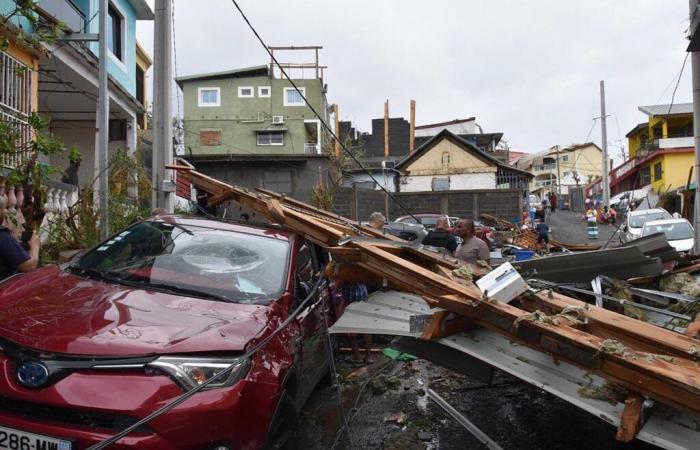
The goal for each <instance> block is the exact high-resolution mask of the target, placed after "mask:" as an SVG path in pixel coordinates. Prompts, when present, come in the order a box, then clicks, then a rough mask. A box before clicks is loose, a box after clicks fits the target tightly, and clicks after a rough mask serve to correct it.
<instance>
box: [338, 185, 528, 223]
mask: <svg viewBox="0 0 700 450" xmlns="http://www.w3.org/2000/svg"><path fill="white" fill-rule="evenodd" d="M393 196H394V197H395V198H396V199H397V200H398V203H400V204H401V205H399V204H397V203H396V202H394V200H392V199H391V198H390V197H388V196H387V195H386V194H385V193H384V192H383V191H375V190H366V189H358V188H338V189H336V191H335V192H334V194H333V212H335V213H336V214H340V215H343V216H345V217H351V218H353V219H359V220H367V218H368V217H369V215H370V214H372V212H374V211H380V212H382V213H384V214H385V215H386V216H387V217H388V218H389V219H390V220H393V219H395V218H397V217H400V216H405V215H407V214H408V212H407V211H406V210H408V211H410V213H411V214H435V213H437V214H448V215H450V216H456V217H460V218H468V219H476V218H478V217H479V215H480V214H483V213H486V214H491V215H494V216H497V217H501V218H503V219H506V220H512V219H515V218H518V217H519V215H520V210H521V207H522V199H521V192H520V191H519V190H510V189H488V190H469V191H441V192H396V193H393ZM402 206H403V208H402ZM404 208H405V209H404Z"/></svg>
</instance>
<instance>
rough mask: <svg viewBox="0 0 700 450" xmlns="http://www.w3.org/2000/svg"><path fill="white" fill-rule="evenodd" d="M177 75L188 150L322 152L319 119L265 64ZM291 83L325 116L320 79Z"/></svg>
mask: <svg viewBox="0 0 700 450" xmlns="http://www.w3.org/2000/svg"><path fill="white" fill-rule="evenodd" d="M176 81H177V83H178V85H179V86H180V88H181V89H182V92H183V96H184V105H185V111H184V112H185V114H184V128H185V154H186V155H187V156H189V155H192V156H194V157H196V156H199V155H231V154H233V155H269V154H274V155H303V154H307V155H314V154H321V149H322V147H323V144H324V139H323V134H324V133H322V132H321V122H320V121H319V120H318V118H317V117H316V116H315V115H314V113H313V112H312V110H311V108H309V106H308V105H307V104H306V103H305V102H304V100H303V99H302V97H301V95H299V92H297V91H296V90H295V89H294V87H292V84H291V83H290V82H289V81H287V80H283V79H278V78H274V77H273V76H272V75H271V72H270V69H269V66H266V65H264V66H256V67H248V68H243V69H237V70H231V71H227V72H218V73H208V74H201V75H191V76H185V77H179V78H177V80H176ZM294 83H295V84H296V85H297V86H298V87H299V89H300V90H301V91H302V93H303V94H304V96H305V97H306V99H307V101H308V103H309V105H311V106H312V107H313V108H314V109H315V110H316V111H317V112H318V113H319V114H321V116H322V117H323V118H324V120H326V121H327V120H328V103H327V101H326V90H325V87H324V85H323V80H322V79H321V78H312V79H297V80H294Z"/></svg>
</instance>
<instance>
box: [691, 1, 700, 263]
mask: <svg viewBox="0 0 700 450" xmlns="http://www.w3.org/2000/svg"><path fill="white" fill-rule="evenodd" d="M699 16H700V14H699V13H698V0H690V32H691V35H690V38H691V43H690V46H689V47H688V51H690V52H691V55H690V59H691V67H692V69H693V136H694V142H695V203H694V205H693V227H694V228H695V245H693V253H695V254H696V255H697V254H698V253H700V195H698V192H699V191H700V53H699V52H698V50H700V48H698V46H697V36H696V34H697V33H700V30H698V22H700V17H699Z"/></svg>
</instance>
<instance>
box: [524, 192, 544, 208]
mask: <svg viewBox="0 0 700 450" xmlns="http://www.w3.org/2000/svg"><path fill="white" fill-rule="evenodd" d="M527 203H528V206H529V207H530V209H532V208H535V209H537V208H539V207H540V206H542V200H540V198H539V197H538V196H537V195H535V194H530V196H529V197H528V201H527Z"/></svg>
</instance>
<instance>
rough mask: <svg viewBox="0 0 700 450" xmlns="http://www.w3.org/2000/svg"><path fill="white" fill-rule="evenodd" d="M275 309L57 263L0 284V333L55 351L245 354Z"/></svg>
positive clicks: (102, 354) (90, 353)
mask: <svg viewBox="0 0 700 450" xmlns="http://www.w3.org/2000/svg"><path fill="white" fill-rule="evenodd" d="M270 312H271V308H270V307H267V306H260V305H242V304H235V303H224V302H218V301H211V300H203V299H199V298H192V297H186V296H179V295H171V294H166V293H163V292H156V291H147V290H144V289H135V288H130V287H127V286H122V285H119V284H113V283H107V282H102V281H96V280H92V279H86V278H82V277H78V276H75V275H73V274H70V273H66V272H64V271H62V270H61V269H60V268H59V267H57V266H50V267H45V268H43V269H41V270H38V271H35V272H32V273H29V274H26V275H21V276H17V277H13V278H10V279H9V280H7V281H5V282H4V283H2V284H1V285H0V337H2V338H5V339H7V340H10V341H12V342H14V343H16V344H20V345H23V346H26V347H30V348H33V349H36V350H41V351H45V352H52V353H64V354H74V355H96V356H108V355H109V356H142V355H151V354H163V353H191V352H204V351H207V352H210V351H242V350H244V348H245V346H246V344H247V343H248V342H249V341H250V340H251V339H252V338H253V337H254V336H256V335H257V334H259V333H260V332H261V331H262V330H263V328H264V327H265V325H266V323H267V321H268V317H269V315H270Z"/></svg>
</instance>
